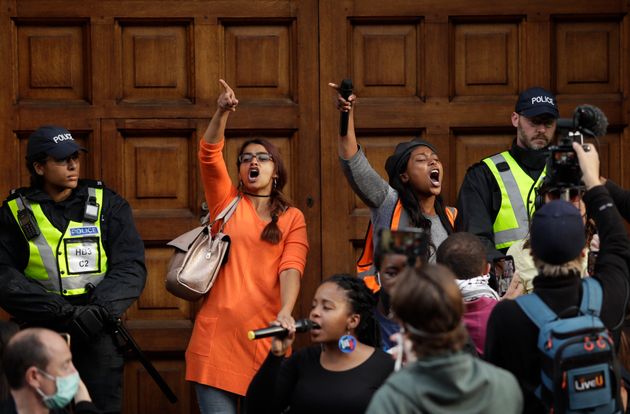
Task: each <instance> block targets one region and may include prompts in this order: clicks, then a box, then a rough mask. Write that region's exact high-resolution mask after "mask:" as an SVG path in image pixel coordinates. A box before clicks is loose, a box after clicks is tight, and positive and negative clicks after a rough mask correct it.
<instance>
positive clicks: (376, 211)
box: [329, 83, 457, 285]
mask: <svg viewBox="0 0 630 414" xmlns="http://www.w3.org/2000/svg"><path fill="white" fill-rule="evenodd" d="M329 86H331V87H332V88H334V89H335V90H337V91H338V89H339V88H338V86H337V85H335V84H332V83H331V84H329ZM355 102H356V96H355V95H351V96H350V97H349V98H348V99H347V100H346V99H344V98H343V97H342V96H341V95H340V94H339V93H337V102H336V103H337V109H338V110H339V111H341V112H348V113H349V120H348V133H347V135H345V136H340V137H339V141H338V142H339V159H340V162H341V168H342V170H343V172H344V174H345V175H346V178H347V179H348V182H349V183H350V186H351V187H352V189H353V190H354V192H355V193H356V194H357V195H358V196H359V198H361V200H362V201H363V202H364V203H365V204H367V206H368V207H369V208H370V211H371V219H372V225H373V229H374V237H373V240H372V248H371V249H369V248H370V246H365V247H366V249H365V250H368V249H369V250H370V251H369V252H368V253H371V252H372V251H373V249H374V248H375V246H377V245H378V244H377V240H376V238H377V237H376V235H378V230H379V229H381V228H391V229H393V230H396V229H402V228H405V227H407V228H409V227H411V228H420V229H423V230H425V231H427V232H429V234H430V240H431V250H432V254H431V258H430V261H431V262H435V254H434V252H435V250H436V249H437V247H438V246H439V245H440V243H442V241H444V240H445V239H446V237H447V236H448V235H449V234H450V233H452V232H453V231H454V229H453V223H454V221H455V216H456V214H457V210H456V209H455V208H454V207H446V206H444V204H443V202H442V199H441V197H440V192H441V190H442V180H443V176H444V171H443V168H442V163H441V162H440V159H439V157H438V154H437V151H436V150H435V147H433V145H431V144H430V143H428V142H426V141H422V140H419V139H413V140H411V141H408V142H402V143H400V144H398V145H397V146H396V149H395V150H394V153H393V154H392V155H391V156H390V157H389V158H388V159H387V161H386V162H385V170H386V171H387V175H388V176H389V183H388V182H387V181H385V180H384V179H383V178H381V176H380V175H379V174H378V173H377V172H376V171H375V170H374V169H373V168H372V166H371V165H370V163H369V162H368V160H367V158H366V156H365V153H364V152H363V150H362V149H361V147H360V146H359V145H358V144H357V139H356V135H355V131H354V116H353V113H354V103H355ZM366 241H367V239H366ZM364 259H365V260H364ZM371 259H372V255H371V254H369V256H368V257H366V252H365V251H364V255H363V257H362V258H361V260H360V264H361V262H363V263H364V264H365V265H366V266H365V268H361V269H359V273H360V275H361V276H363V277H366V276H370V275H374V274H375V271H374V269H368V268H369V267H370V266H369V265H371V264H372V262H373V261H372V260H371ZM368 285H369V284H368Z"/></svg>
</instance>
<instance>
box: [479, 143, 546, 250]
mask: <svg viewBox="0 0 630 414" xmlns="http://www.w3.org/2000/svg"><path fill="white" fill-rule="evenodd" d="M483 163H484V164H486V165H487V166H488V169H489V170H490V172H491V173H492V175H493V176H494V178H495V180H496V182H497V184H498V185H499V189H500V191H501V208H500V210H499V212H498V214H497V217H496V219H495V220H494V224H493V227H492V230H493V232H494V244H495V247H496V249H497V250H501V249H507V248H508V247H510V246H511V245H512V244H513V243H515V242H517V241H519V240H522V239H524V238H525V237H526V236H527V233H528V231H529V217H530V215H532V214H533V213H534V208H533V207H534V198H535V197H536V191H535V190H534V189H535V188H538V187H539V186H540V184H541V183H542V180H543V179H544V177H545V172H546V169H545V170H543V171H542V173H541V174H540V176H539V177H538V180H537V181H536V182H534V180H533V179H532V178H531V177H530V176H529V175H528V174H527V173H526V172H525V171H523V169H522V168H521V167H520V165H518V163H517V162H516V160H515V159H514V158H513V157H512V155H511V154H510V152H509V151H504V152H501V153H499V154H496V155H493V156H491V157H488V158H485V159H484V160H483Z"/></svg>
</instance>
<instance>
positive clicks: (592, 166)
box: [573, 142, 602, 190]
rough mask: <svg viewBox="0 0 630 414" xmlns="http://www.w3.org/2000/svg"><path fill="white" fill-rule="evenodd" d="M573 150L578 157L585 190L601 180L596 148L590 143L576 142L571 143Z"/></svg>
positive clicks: (598, 183)
mask: <svg viewBox="0 0 630 414" xmlns="http://www.w3.org/2000/svg"><path fill="white" fill-rule="evenodd" d="M573 150H574V151H575V154H576V155H577V157H578V162H579V163H580V169H581V170H582V181H584V185H585V186H586V189H587V190H590V189H591V188H593V187H595V186H597V185H600V184H601V183H602V182H601V180H600V176H599V154H597V149H596V148H595V146H594V145H592V144H584V147H582V145H580V144H578V143H577V142H574V143H573Z"/></svg>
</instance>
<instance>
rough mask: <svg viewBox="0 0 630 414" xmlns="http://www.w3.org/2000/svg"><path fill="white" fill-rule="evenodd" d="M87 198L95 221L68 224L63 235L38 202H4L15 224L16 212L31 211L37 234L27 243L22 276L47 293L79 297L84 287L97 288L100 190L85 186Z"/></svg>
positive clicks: (101, 271) (101, 270) (101, 257)
mask: <svg viewBox="0 0 630 414" xmlns="http://www.w3.org/2000/svg"><path fill="white" fill-rule="evenodd" d="M88 195H89V197H91V198H93V200H95V201H96V206H97V207H98V213H97V214H96V221H94V222H91V221H88V220H84V221H83V222H78V221H69V222H68V225H67V226H66V229H65V231H64V232H63V233H62V232H60V231H59V230H57V228H56V227H55V226H54V225H53V224H52V223H51V222H50V220H48V218H47V217H46V215H45V214H44V212H43V210H42V208H41V206H40V205H39V203H35V202H33V201H28V200H27V199H26V198H23V197H17V198H14V199H12V200H10V201H9V202H8V204H9V208H10V209H11V212H12V213H13V218H14V219H15V220H16V221H17V223H18V225H19V223H20V221H19V219H18V211H20V210H22V209H29V210H31V211H32V213H33V216H34V218H35V220H36V221H37V225H38V226H39V229H40V234H39V235H38V236H36V237H34V238H33V239H31V240H28V246H29V259H28V264H27V266H26V269H24V274H25V275H26V276H27V277H29V278H31V279H33V280H35V281H36V282H38V283H39V284H41V285H42V286H43V287H44V288H45V289H46V290H48V291H50V292H54V293H59V294H61V295H65V296H72V295H81V294H84V293H87V291H88V290H87V289H86V285H88V284H92V285H94V286H96V285H98V284H99V283H100V282H101V281H102V280H103V278H104V277H105V274H106V273H107V254H106V253H105V249H104V248H103V240H102V233H101V206H102V205H103V189H102V188H92V187H89V188H88ZM25 237H26V236H25ZM27 239H28V238H27Z"/></svg>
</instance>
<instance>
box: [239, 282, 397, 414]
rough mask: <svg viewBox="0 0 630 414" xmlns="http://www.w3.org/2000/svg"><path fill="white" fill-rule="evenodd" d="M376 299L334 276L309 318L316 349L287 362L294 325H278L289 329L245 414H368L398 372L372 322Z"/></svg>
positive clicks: (256, 382)
mask: <svg viewBox="0 0 630 414" xmlns="http://www.w3.org/2000/svg"><path fill="white" fill-rule="evenodd" d="M374 306H375V299H374V297H373V295H372V294H371V293H370V291H369V289H368V288H367V287H366V286H365V284H364V283H363V282H362V281H361V280H360V279H358V278H356V277H353V276H350V275H335V276H332V277H330V278H329V279H326V280H324V282H323V283H322V284H321V285H320V286H319V288H318V289H317V291H316V292H315V297H314V298H313V305H312V308H311V313H310V315H309V318H310V320H311V321H313V322H314V323H316V324H317V325H318V326H319V327H318V328H314V329H312V330H311V331H310V335H311V341H312V342H313V343H314V344H315V346H312V347H309V348H304V349H300V350H299V351H297V352H295V353H294V354H293V355H291V357H290V358H288V359H285V358H284V356H285V354H286V353H287V351H288V349H289V347H290V346H291V344H292V343H293V340H294V339H295V325H294V323H293V322H289V323H287V322H275V324H276V325H278V326H282V327H284V328H287V329H288V330H289V334H288V335H287V336H285V337H278V336H275V337H274V338H273V340H272V343H271V352H270V353H269V355H268V356H267V359H266V360H265V362H264V363H263V365H262V366H261V367H260V370H259V371H258V373H257V374H256V376H255V377H254V379H253V380H252V382H251V384H250V386H249V389H248V390H247V398H246V400H245V401H246V406H247V410H246V411H247V413H250V414H251V413H306V414H308V413H328V414H334V413H340V414H353V413H357V414H358V413H364V412H365V409H366V408H367V405H368V403H369V401H370V399H371V398H372V395H373V394H374V392H375V391H376V389H377V388H378V387H379V386H380V385H381V384H382V383H383V382H384V381H385V379H386V378H387V377H388V376H389V374H390V373H391V372H392V370H393V368H394V361H393V360H392V359H391V357H390V356H389V355H388V354H386V353H385V352H383V351H382V350H380V349H379V348H378V346H379V340H380V339H379V328H378V323H377V322H376V320H375V319H374V314H373V312H374Z"/></svg>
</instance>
